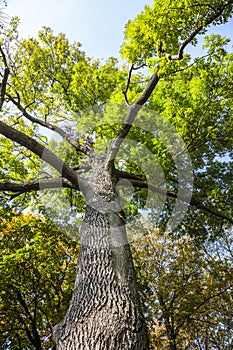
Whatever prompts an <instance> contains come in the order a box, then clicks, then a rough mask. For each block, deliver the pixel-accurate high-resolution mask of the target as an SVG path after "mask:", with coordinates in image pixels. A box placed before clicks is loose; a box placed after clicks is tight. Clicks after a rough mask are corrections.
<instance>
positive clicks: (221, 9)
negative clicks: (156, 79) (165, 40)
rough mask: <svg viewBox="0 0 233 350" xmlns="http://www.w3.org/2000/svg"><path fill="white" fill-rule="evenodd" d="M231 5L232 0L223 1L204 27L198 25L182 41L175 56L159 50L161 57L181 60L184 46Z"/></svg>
mask: <svg viewBox="0 0 233 350" xmlns="http://www.w3.org/2000/svg"><path fill="white" fill-rule="evenodd" d="M232 4H233V1H232V0H228V1H224V2H223V3H222V4H221V6H220V7H219V8H217V9H215V12H214V14H213V15H212V16H210V17H209V18H207V19H206V20H205V25H203V24H200V25H199V26H198V27H197V28H195V29H194V30H193V31H192V32H191V33H190V35H189V36H188V37H187V38H186V39H185V40H184V41H183V43H182V44H181V45H180V47H179V50H178V53H177V55H171V54H169V53H166V52H163V51H162V50H160V52H161V53H162V54H163V56H166V57H167V58H168V59H170V60H181V59H182V58H183V54H184V49H185V48H186V46H187V45H188V44H189V43H190V42H191V41H192V40H193V39H194V38H195V37H196V36H197V34H199V33H200V32H201V31H202V30H203V29H204V27H207V26H208V25H209V24H211V23H213V22H214V21H215V20H216V19H217V18H219V17H220V16H221V15H222V13H223V12H224V10H225V9H226V8H227V7H228V6H230V5H232Z"/></svg>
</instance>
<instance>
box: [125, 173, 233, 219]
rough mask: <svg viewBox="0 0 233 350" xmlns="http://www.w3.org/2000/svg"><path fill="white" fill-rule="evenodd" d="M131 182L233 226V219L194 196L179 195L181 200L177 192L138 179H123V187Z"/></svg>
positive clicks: (135, 185)
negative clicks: (200, 210)
mask: <svg viewBox="0 0 233 350" xmlns="http://www.w3.org/2000/svg"><path fill="white" fill-rule="evenodd" d="M126 179H127V180H128V181H125V182H124V180H126ZM129 182H130V183H131V184H132V185H133V186H134V187H139V188H148V189H149V190H151V191H152V192H154V193H158V194H161V195H163V196H167V197H170V198H175V199H179V200H181V201H183V202H185V203H187V204H190V205H191V206H194V207H196V208H198V209H202V210H204V211H206V212H208V213H210V214H212V215H214V216H217V217H219V218H221V219H224V220H227V221H228V222H230V223H231V224H233V219H231V218H230V217H228V216H227V215H225V214H224V213H222V212H220V211H218V210H216V209H215V208H211V207H208V206H206V205H204V204H203V203H202V202H201V201H199V200H198V199H197V198H195V197H194V196H193V197H192V198H191V200H190V199H189V198H186V197H185V196H181V195H179V198H178V196H177V194H176V193H175V192H172V191H166V190H162V189H161V188H159V187H156V186H154V185H152V184H148V183H146V182H144V181H141V180H137V179H134V178H132V179H130V177H127V178H125V177H124V178H122V179H121V185H125V186H129Z"/></svg>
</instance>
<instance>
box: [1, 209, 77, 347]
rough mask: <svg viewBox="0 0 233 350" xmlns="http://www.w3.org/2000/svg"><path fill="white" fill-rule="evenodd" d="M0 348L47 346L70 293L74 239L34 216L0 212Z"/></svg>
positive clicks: (72, 274) (73, 267)
mask: <svg viewBox="0 0 233 350" xmlns="http://www.w3.org/2000/svg"><path fill="white" fill-rule="evenodd" d="M1 216H2V221H1V224H0V231H1V241H0V244H1V281H4V284H2V287H1V292H0V300H1V318H0V319H1V330H2V332H1V345H0V348H1V349H9V348H10V349H51V348H52V345H53V342H52V337H51V334H52V326H53V325H54V324H56V323H57V322H58V321H59V318H60V317H61V315H64V314H65V311H66V309H67V307H68V304H69V300H70V296H71V293H72V286H73V279H74V276H75V265H76V264H77V259H76V258H75V256H76V255H77V251H78V248H77V243H76V242H75V241H71V240H70V239H68V238H67V237H66V236H64V234H63V233H62V232H59V231H58V230H57V228H56V227H55V226H54V225H53V224H52V223H51V222H47V221H46V220H44V219H41V218H40V216H38V215H37V216H35V215H31V214H17V213H14V212H11V211H8V212H5V213H4V212H3V211H1Z"/></svg>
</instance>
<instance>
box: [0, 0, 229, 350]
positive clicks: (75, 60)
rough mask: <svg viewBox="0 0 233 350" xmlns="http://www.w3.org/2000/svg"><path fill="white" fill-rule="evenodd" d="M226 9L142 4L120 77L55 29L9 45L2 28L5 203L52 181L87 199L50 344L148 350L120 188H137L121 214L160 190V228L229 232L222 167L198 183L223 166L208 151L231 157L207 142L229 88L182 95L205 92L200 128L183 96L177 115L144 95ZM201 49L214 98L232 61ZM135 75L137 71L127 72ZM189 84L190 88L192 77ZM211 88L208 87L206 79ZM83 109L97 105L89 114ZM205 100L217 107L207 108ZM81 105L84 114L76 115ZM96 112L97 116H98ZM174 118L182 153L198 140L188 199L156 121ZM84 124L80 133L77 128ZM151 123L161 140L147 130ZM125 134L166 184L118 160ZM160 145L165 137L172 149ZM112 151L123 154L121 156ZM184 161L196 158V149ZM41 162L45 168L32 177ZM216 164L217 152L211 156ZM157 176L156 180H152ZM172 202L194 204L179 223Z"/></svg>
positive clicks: (130, 28) (184, 168)
mask: <svg viewBox="0 0 233 350" xmlns="http://www.w3.org/2000/svg"><path fill="white" fill-rule="evenodd" d="M232 5H233V1H230V0H228V1H225V2H223V1H219V0H218V1H217V0H216V1H214V2H211V4H209V3H203V4H199V3H197V4H196V3H195V4H194V3H193V1H185V2H181V1H175V2H174V1H173V2H172V6H170V2H169V1H156V2H155V3H154V5H153V6H151V7H148V6H147V7H145V10H144V11H143V12H142V13H141V14H140V15H139V16H138V17H137V18H136V19H135V20H134V21H130V22H129V23H128V25H127V27H126V33H125V42H124V44H123V46H122V55H123V57H124V58H126V59H127V60H128V62H129V63H131V64H132V66H131V69H130V71H129V75H128V79H127V78H126V69H125V67H123V68H122V69H119V67H118V64H117V61H116V60H115V59H114V58H110V59H109V60H108V61H107V62H105V63H104V64H103V63H101V62H100V61H99V60H94V61H93V60H91V59H89V58H88V57H86V56H85V54H84V53H83V52H82V51H81V50H80V45H79V44H78V43H75V44H73V45H69V43H68V41H67V39H66V38H65V36H64V35H63V34H60V35H59V36H58V37H54V36H53V33H52V32H51V30H50V29H49V28H44V29H43V30H42V31H41V32H40V33H39V39H38V40H36V39H33V38H31V39H29V40H21V41H19V40H17V33H16V31H15V25H16V23H15V22H13V23H12V25H13V29H12V30H7V32H6V33H5V35H4V36H3V39H2V45H1V49H0V52H1V55H2V73H1V74H2V84H1V94H0V95H1V102H0V107H1V110H2V120H1V121H0V133H1V134H2V135H3V138H2V140H1V142H2V145H3V146H2V149H3V150H4V151H3V155H4V157H3V159H2V160H1V162H2V165H3V166H4V169H3V170H2V174H1V175H2V180H1V182H0V190H1V191H3V199H4V198H5V199H8V200H9V199H11V200H13V201H14V203H15V205H17V206H19V202H17V199H18V198H19V196H22V195H25V196H26V197H25V201H26V202H25V203H27V200H28V201H29V200H30V196H29V195H28V193H30V192H32V191H34V192H35V191H39V190H42V189H51V188H59V187H62V188H66V189H69V190H70V191H71V190H73V192H75V193H77V192H80V193H81V194H82V196H83V198H84V199H85V201H86V209H85V217H84V220H83V224H82V227H81V239H80V251H79V261H78V268H77V275H76V280H75V286H74V290H73V296H72V300H71V303H70V307H69V309H68V311H67V313H66V316H65V317H64V319H63V321H61V322H60V323H59V324H58V325H57V326H56V327H55V328H54V339H55V341H56V349H57V350H60V349H67V350H70V349H74V348H76V347H77V346H78V347H79V349H89V350H92V349H100V348H101V349H110V350H111V349H114V350H115V349H140V350H142V349H145V350H146V349H148V347H149V345H148V337H147V330H146V325H145V320H144V317H143V313H142V311H141V308H140V302H139V297H138V294H137V289H136V283H135V273H134V267H133V262H132V256H131V252H130V247H129V243H128V240H127V236H126V229H125V217H124V212H123V207H122V203H121V202H120V199H121V198H120V197H121V196H120V194H121V191H120V190H119V186H126V187H127V186H128V187H130V186H131V187H132V186H133V187H135V188H136V190H135V193H134V195H133V199H132V203H130V205H126V208H125V209H126V212H127V213H129V216H130V217H131V216H133V214H135V213H136V214H137V210H136V209H135V207H137V206H138V207H140V206H141V207H143V204H144V203H145V202H146V198H147V196H148V195H147V193H148V191H152V192H154V193H157V194H158V196H157V197H156V198H157V199H158V200H161V198H164V196H167V198H168V200H167V201H166V202H163V201H162V204H164V203H165V204H164V206H165V209H164V210H162V215H161V217H160V218H159V224H160V226H161V228H164V227H166V225H167V222H168V223H169V224H170V225H171V226H172V228H177V229H178V231H179V232H180V233H181V232H182V231H183V230H185V229H186V226H188V228H187V230H189V229H190V230H191V228H190V227H191V226H192V225H193V224H195V223H196V222H198V224H199V226H201V224H200V222H201V220H202V218H203V217H204V215H205V216H207V219H206V223H205V225H203V226H202V227H201V228H202V229H203V230H204V229H205V230H207V231H208V232H209V231H211V230H212V231H215V232H216V230H217V229H218V230H221V229H222V228H224V229H227V228H228V227H229V226H230V224H232V219H231V208H230V203H229V205H228V203H226V204H224V205H223V204H222V203H224V200H222V195H223V194H224V195H225V194H226V195H227V196H228V195H229V187H228V182H229V181H228V180H229V169H227V170H226V168H227V166H225V164H224V166H223V171H222V174H221V180H222V182H224V184H225V185H226V188H225V187H224V188H220V189H218V188H215V190H213V192H212V191H211V193H210V196H208V197H207V198H206V193H208V190H206V189H205V188H204V186H205V182H204V181H203V178H202V176H201V175H202V174H201V173H202V172H203V171H206V172H207V174H208V176H209V181H208V185H209V186H211V185H212V183H213V182H214V180H213V174H216V171H218V170H219V169H221V164H218V165H219V167H216V166H215V164H214V156H213V153H214V152H215V150H216V149H218V151H219V153H220V155H221V156H225V155H226V154H228V156H230V151H229V149H230V147H231V141H230V140H229V139H228V138H227V141H226V143H224V142H223V144H221V142H217V140H216V139H217V137H216V136H218V135H217V131H216V130H215V129H214V128H213V126H216V124H217V123H221V124H222V125H223V126H224V132H226V135H227V136H229V128H228V127H227V124H228V125H229V127H230V125H231V124H230V112H229V110H230V106H231V105H230V103H231V101H232V100H231V99H232V96H231V93H230V91H229V92H228V93H224V94H223V96H221V97H220V98H219V97H218V95H215V98H213V99H212V97H211V94H209V96H208V92H209V91H208V88H207V87H206V86H200V89H199V87H198V88H197V89H196V92H195V91H194V90H195V89H194V88H193V90H190V91H191V92H190V94H191V96H190V98H191V99H193V100H194V99H195V96H197V97H198V94H200V96H201V93H203V94H204V95H205V94H207V97H206V105H205V108H206V110H207V108H208V113H209V114H208V116H212V119H211V118H210V121H211V122H210V125H209V124H208V121H207V122H206V120H204V123H202V121H203V120H202V116H201V112H200V111H199V114H198V120H197V123H196V124H195V126H194V128H192V127H191V125H190V123H192V121H193V120H194V116H193V115H192V113H191V110H192V108H193V107H195V103H194V102H193V103H191V102H190V106H189V105H188V106H186V105H185V103H184V104H182V102H181V101H182V96H181V94H178V93H177V91H176V96H177V100H176V101H177V102H176V104H177V105H178V104H179V103H180V104H181V110H182V108H183V110H184V111H185V115H186V118H185V119H184V120H183V118H182V117H180V115H179V113H178V112H177V111H176V109H174V110H173V112H172V108H171V106H168V105H164V106H162V105H160V103H159V100H156V99H154V96H156V91H158V93H161V91H163V89H166V88H167V86H169V83H170V84H172V83H173V82H175V81H176V76H177V75H176V74H177V73H178V72H179V71H180V72H182V71H185V69H187V70H186V72H189V70H188V69H189V68H188V65H190V64H191V63H189V60H188V57H187V56H185V55H184V51H185V49H186V47H187V46H188V45H189V44H194V45H195V44H196V42H197V36H198V34H203V33H205V32H206V30H207V28H208V27H209V26H210V25H211V24H213V25H217V24H220V23H226V22H227V21H228V19H229V17H230V16H231V13H232ZM12 42H13V43H14V42H15V44H12ZM207 44H208V47H209V49H210V52H209V55H208V57H210V59H211V57H214V59H215V63H213V64H212V66H214V64H215V70H214V74H215V76H216V77H217V79H218V81H219V85H218V84H217V85H218V87H219V89H217V88H216V89H215V90H214V92H215V94H217V93H219V92H220V90H221V89H220V85H221V84H223V86H225V84H226V83H232V80H231V78H230V67H231V64H232V63H229V61H230V60H229V59H230V57H229V55H227V54H226V52H225V51H224V49H223V45H224V40H222V39H220V38H218V37H214V38H213V39H212V40H210V42H209V43H207ZM212 49H214V51H212ZM215 51H216V52H215ZM218 57H219V59H218ZM216 62H217V63H216ZM220 62H224V64H223V68H222V69H218V68H219V65H220ZM194 63H195V62H193V63H192V64H194ZM209 65H210V63H208V60H207V63H206V61H205V60H204V58H203V59H202V67H203V71H202V72H205V73H204V74H207V73H206V72H208V68H209ZM145 66H147V67H148V70H150V71H151V72H152V73H151V77H150V78H149V79H147V78H145V79H146V81H144V78H143V76H142V74H141V73H137V72H139V69H140V68H143V67H145ZM199 67H200V66H199ZM217 67H218V68H217ZM135 71H136V73H137V74H135V75H134V73H135ZM195 74H197V72H196V73H195ZM198 74H199V72H198ZM188 79H189V78H188V73H187V75H186V80H185V79H184V80H183V82H182V89H183V92H184V91H185V88H186V86H187V85H188V82H187V81H188ZM192 79H193V84H194V83H195V79H194V77H192ZM196 81H198V78H196ZM205 81H206V80H205ZM214 83H215V81H214V82H213V84H214ZM124 84H126V88H125V89H124V92H123V96H124V99H125V102H126V104H125V107H122V105H120V106H119V105H117V106H114V107H113V106H112V105H111V104H110V105H109V103H113V102H121V97H119V92H120V91H121V90H122V87H123V86H124ZM166 84H168V85H166ZM160 87H161V88H160ZM213 87H214V88H215V86H214V85H213ZM205 88H206V91H205ZM189 89H191V87H190V86H189ZM152 93H153V95H152ZM200 99H201V97H200ZM222 99H223V100H222ZM197 100H198V98H197ZM191 101H192V100H191ZM222 101H223V102H222ZM196 103H197V102H196ZM93 105H94V107H95V108H89V109H87V108H88V107H90V106H93ZM144 105H145V106H148V107H151V108H155V109H159V112H161V110H162V111H163V112H164V116H162V119H161V118H159V117H158V118H157V117H156V118H157V119H156V120H157V124H156V125H154V124H153V121H154V120H155V119H154V114H153V113H151V110H149V111H148V110H143V108H142V107H143V106H144ZM177 105H176V106H175V107H177ZM215 105H217V106H218V109H217V110H216V113H214V111H215ZM210 106H211V108H210ZM84 108H86V110H85V112H84V113H83V112H82V111H83V109H84ZM96 110H97V112H96ZM171 112H172V113H173V114H171ZM182 113H183V112H182ZM219 113H220V115H219ZM113 116H114V120H113ZM101 118H102V119H103V121H102V123H100V124H99V123H97V121H98V120H99V119H101ZM137 118H139V120H140V121H142V119H143V118H144V119H145V121H146V123H148V125H149V126H150V130H149V131H148V130H143V128H142V127H140V125H142V124H140V123H139V124H138V125H139V127H138V126H137V124H136V119H137ZM173 118H174V121H175V123H176V124H177V125H176V126H177V128H178V129H179V128H180V130H181V134H182V136H183V137H184V136H185V137H186V139H185V142H188V145H189V147H190V148H191V146H192V147H195V141H196V140H197V141H199V142H200V140H203V136H204V145H203V148H202V149H201V150H200V153H199V154H198V159H196V162H195V163H194V165H195V172H196V173H197V175H198V183H197V184H196V183H194V185H195V191H194V195H193V196H192V197H191V196H190V187H191V185H192V183H191V182H192V181H191V178H192V176H190V162H189V159H188V157H187V152H186V150H185V147H184V145H183V143H181V142H179V140H178V141H177V140H176V137H174V135H172V130H174V129H167V128H166V127H165V128H164V124H165V125H167V124H166V120H171V121H172V119H173ZM207 119H208V118H207ZM67 120H68V121H69V120H70V121H72V120H76V121H77V125H78V128H79V129H78V130H77V131H76V130H74V129H73V130H72V129H70V126H68V127H67V124H66V121H67ZM211 123H212V124H211ZM170 124H171V123H170ZM170 124H169V125H170ZM69 125H72V124H69ZM187 125H188V126H187ZM186 126H187V128H186ZM82 127H84V130H85V132H82V130H81V128H82ZM43 128H46V129H48V130H52V131H55V132H56V133H57V134H58V135H60V136H61V137H62V138H63V139H64V141H65V143H66V146H65V145H64V143H62V146H61V147H60V148H59V149H57V148H58V147H56V146H55V144H53V147H52V148H50V149H49V146H48V144H47V142H46V139H45V138H43V137H42V135H41V134H42V132H43V130H44V129H43ZM208 128H209V129H208ZM158 129H159V131H160V132H159V136H160V140H158V137H157V135H158ZM185 130H186V131H185ZM213 135H215V137H212V136H213ZM104 140H106V143H104V142H103V141H104ZM108 140H109V141H108ZM127 140H132V141H133V142H134V146H135V144H137V145H138V149H139V150H140V147H142V146H143V145H146V147H147V148H148V149H149V150H150V152H152V154H154V155H155V156H157V155H158V157H159V159H160V161H161V164H162V166H163V167H164V168H165V169H167V174H166V181H168V184H167V187H168V188H166V187H165V188H164V186H162V185H161V187H159V186H156V185H155V184H153V183H149V182H148V181H147V179H146V178H145V174H144V173H143V169H142V167H140V166H137V165H135V162H134V161H131V160H130V159H128V158H127V157H126V154H127V152H128V151H127V144H126V141H127ZM168 140H170V143H172V145H170V146H171V147H170V148H169V147H168V146H169V143H168ZM67 144H68V146H67ZM106 144H107V146H108V147H107V146H106ZM196 144H198V142H197V143H196ZM15 146H16V147H15ZM6 147H8V149H9V148H10V149H11V154H10V155H7V154H6ZM67 147H68V148H67ZM168 148H169V149H170V151H171V154H170V155H169V152H168ZM64 149H65V150H67V152H68V154H69V156H68V157H64ZM178 151H179V152H178ZM228 151H229V152H228ZM120 152H123V153H120ZM130 152H131V150H130ZM132 152H134V157H136V156H137V155H138V153H137V151H132ZM221 152H222V153H221ZM122 154H123V155H124V157H123V158H122V159H120V157H119V156H120V155H122ZM129 154H130V153H129ZM59 155H60V157H59ZM206 155H208V156H207V160H208V161H207V163H205V157H206ZM193 156H194V157H195V148H194V150H193ZM211 156H212V158H211ZM64 158H67V159H64ZM39 159H41V160H43V162H46V163H47V166H46V168H45V169H44V170H43V173H42V176H41V177H40V178H39V176H38V172H40V171H39V170H40V169H41V163H40V161H39ZM154 159H155V158H154ZM194 160H195V158H194ZM145 161H147V166H149V165H150V164H152V163H151V162H152V161H151V159H149V156H147V155H145ZM221 161H222V159H220V160H219V163H221ZM182 162H183V164H182V165H180V164H181V163H182ZM223 163H224V162H223ZM15 166H17V172H16V171H15V169H14V168H15ZM51 168H52V169H51ZM216 168H217V169H216ZM13 169H14V170H13ZM172 169H173V170H172ZM12 170H13V171H12ZM212 171H214V173H213V174H212V173H211V172H212ZM195 175H196V174H195ZM156 176H157V173H156ZM158 176H159V172H158ZM151 178H153V176H151ZM187 178H188V179H187ZM152 180H153V179H152ZM164 180H165V179H164V178H161V183H162V184H163V183H164V182H165V181H164ZM189 180H190V181H189ZM224 180H225V181H224ZM218 185H219V184H217V186H218ZM179 186H181V188H182V191H181V192H180V191H179ZM131 187H130V188H131ZM208 195H209V193H208ZM176 199H178V202H179V203H180V202H182V203H186V204H187V205H188V204H190V205H191V207H194V208H196V209H195V211H192V210H190V211H189V215H190V218H189V220H188V219H186V220H184V222H183V223H182V222H180V220H177V218H174V217H175V216H177V217H182V216H183V207H181V206H180V205H177V206H176V204H174V202H175V201H176ZM81 202H82V201H81ZM25 205H26V204H25ZM82 208H83V202H82V203H81V204H80V205H79V203H78V206H77V211H79V210H81V209H82ZM172 208H175V209H176V211H175V212H176V215H173V218H172V220H170V221H169V219H168V218H169V212H170V211H171V210H172ZM152 209H153V208H152ZM186 209H187V206H186ZM197 210H198V213H199V211H200V213H199V214H198V221H197V219H196V216H195V215H196V212H197ZM152 211H153V210H152ZM193 217H194V220H193V221H192V218H193ZM213 218H214V219H213ZM212 219H213V220H214V223H213V225H212V223H211V220H212ZM187 221H188V224H187Z"/></svg>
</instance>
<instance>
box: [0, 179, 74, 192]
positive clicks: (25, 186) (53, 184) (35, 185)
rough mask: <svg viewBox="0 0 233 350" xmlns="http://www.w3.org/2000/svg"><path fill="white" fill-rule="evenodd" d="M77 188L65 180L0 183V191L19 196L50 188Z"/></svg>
mask: <svg viewBox="0 0 233 350" xmlns="http://www.w3.org/2000/svg"><path fill="white" fill-rule="evenodd" d="M63 187H64V188H73V189H74V188H75V187H74V186H73V185H72V184H71V183H70V182H69V181H67V180H66V179H64V178H56V179H38V180H34V181H28V182H21V183H14V182H0V191H9V192H16V193H17V194H18V195H19V194H22V193H26V192H31V191H40V190H43V189H48V188H63Z"/></svg>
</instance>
